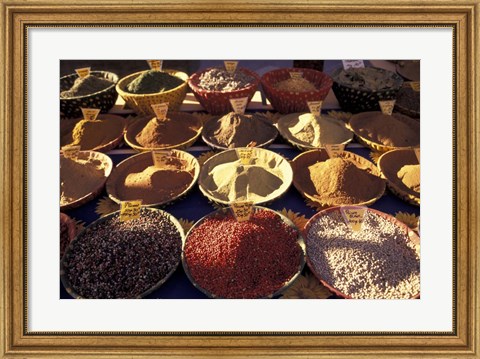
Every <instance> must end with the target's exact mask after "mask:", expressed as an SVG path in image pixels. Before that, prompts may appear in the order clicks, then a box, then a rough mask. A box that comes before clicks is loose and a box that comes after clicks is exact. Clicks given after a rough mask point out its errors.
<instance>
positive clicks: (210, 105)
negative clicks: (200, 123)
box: [188, 68, 260, 115]
mask: <svg viewBox="0 0 480 359" xmlns="http://www.w3.org/2000/svg"><path fill="white" fill-rule="evenodd" d="M209 70H211V68H208V69H206V70H201V71H197V72H196V73H194V74H193V75H191V76H190V78H189V79H188V86H190V89H191V90H192V92H193V95H194V96H195V98H196V99H197V101H198V102H200V104H201V105H202V106H203V108H205V110H207V112H208V113H210V114H212V115H225V114H227V113H229V112H230V111H232V105H231V103H230V99H232V98H242V97H248V102H250V101H251V99H252V97H253V95H254V94H255V91H257V87H258V85H259V84H260V77H258V75H257V74H256V73H255V72H253V71H250V70H248V69H245V68H239V69H237V71H242V72H243V73H245V74H247V75H248V76H251V77H253V78H254V83H253V84H252V85H250V86H247V87H244V88H242V89H239V90H235V91H211V90H205V89H203V88H201V87H199V86H198V84H199V83H200V76H201V75H202V74H203V73H204V72H207V71H209ZM247 104H248V103H247Z"/></svg>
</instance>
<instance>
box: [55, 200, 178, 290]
mask: <svg viewBox="0 0 480 359" xmlns="http://www.w3.org/2000/svg"><path fill="white" fill-rule="evenodd" d="M145 211H158V212H162V213H163V214H165V215H166V216H167V218H168V219H169V221H170V222H171V223H172V224H173V225H174V226H175V227H176V229H177V231H178V232H177V233H178V234H179V235H180V239H181V242H182V243H181V246H183V244H184V241H185V234H184V232H183V228H182V226H181V224H180V222H178V220H177V219H176V218H175V217H174V216H172V215H171V214H170V213H168V212H165V211H162V210H161V209H155V208H142V209H141V213H145ZM119 215H120V211H117V212H113V213H110V214H108V215H106V216H104V217H101V218H100V219H98V220H96V221H95V222H93V223H91V224H90V225H88V226H87V227H86V228H85V229H84V230H83V231H81V232H80V233H78V234H77V236H76V237H75V239H74V240H73V241H71V242H70V245H69V246H68V247H67V250H66V251H65V254H64V255H63V257H62V260H61V262H60V279H61V281H62V284H63V286H64V287H65V290H66V291H67V293H68V294H70V295H71V296H72V297H73V298H75V299H83V298H84V297H82V296H81V295H80V294H78V293H77V292H76V291H75V290H74V289H73V288H72V286H71V284H70V281H69V279H68V276H67V274H66V273H65V264H64V263H65V260H66V258H68V256H69V255H70V252H71V251H72V250H73V245H74V244H75V242H76V241H79V240H81V239H82V236H83V235H85V234H86V233H88V231H93V230H95V227H96V226H97V225H99V224H100V223H103V222H106V221H107V220H109V219H111V218H113V217H118V216H119ZM140 215H141V214H140ZM180 260H181V255H179V256H178V260H177V261H176V264H175V265H174V266H173V267H172V269H171V270H170V271H169V272H168V273H167V274H166V275H165V276H164V277H163V278H161V279H160V280H159V281H158V282H157V283H155V284H154V285H153V286H152V287H150V288H148V289H146V290H145V291H144V292H143V293H141V294H140V295H138V296H136V297H135V298H143V297H145V296H147V295H149V294H150V293H152V292H153V291H155V290H157V289H158V288H160V287H161V286H162V285H163V284H164V283H165V282H166V281H167V280H168V279H169V278H170V277H171V276H172V274H173V273H174V272H175V271H176V270H177V267H178V265H179V263H180Z"/></svg>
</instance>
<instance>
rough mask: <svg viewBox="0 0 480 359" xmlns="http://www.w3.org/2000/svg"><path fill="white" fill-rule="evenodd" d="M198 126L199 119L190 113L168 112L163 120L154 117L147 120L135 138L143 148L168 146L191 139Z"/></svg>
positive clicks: (197, 130) (198, 128)
mask: <svg viewBox="0 0 480 359" xmlns="http://www.w3.org/2000/svg"><path fill="white" fill-rule="evenodd" d="M200 127H201V125H200V123H199V121H198V120H197V119H196V118H195V117H194V116H192V115H188V114H178V115H172V114H169V115H168V118H167V119H166V120H165V121H158V120H157V118H156V117H154V118H152V119H151V120H149V121H148V122H147V123H146V125H145V127H143V129H142V130H141V131H140V132H139V133H138V134H137V135H136V136H135V140H136V141H137V142H138V144H139V145H140V146H142V147H144V148H161V147H169V146H174V145H178V144H181V143H184V142H187V141H188V140H190V139H192V138H193V137H195V135H196V134H197V133H198V132H199V130H200Z"/></svg>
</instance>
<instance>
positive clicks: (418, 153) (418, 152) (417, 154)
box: [413, 147, 420, 163]
mask: <svg viewBox="0 0 480 359" xmlns="http://www.w3.org/2000/svg"><path fill="white" fill-rule="evenodd" d="M413 151H414V152H415V156H416V157H417V160H418V163H420V147H415V148H414V149H413Z"/></svg>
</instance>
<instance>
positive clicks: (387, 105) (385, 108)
mask: <svg viewBox="0 0 480 359" xmlns="http://www.w3.org/2000/svg"><path fill="white" fill-rule="evenodd" d="M378 104H379V105H380V109H381V110H382V113H383V114H384V115H389V116H390V115H391V114H392V113H393V108H394V107H395V100H385V101H378Z"/></svg>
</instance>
